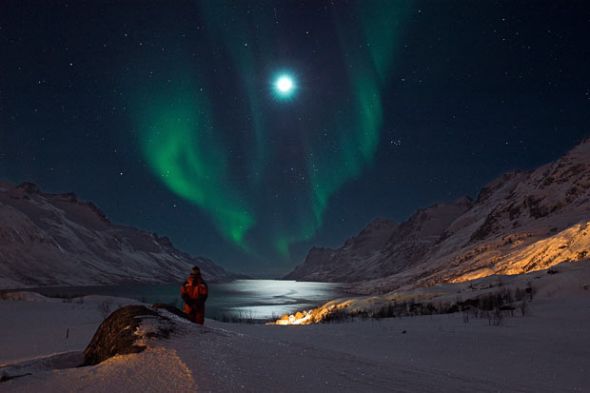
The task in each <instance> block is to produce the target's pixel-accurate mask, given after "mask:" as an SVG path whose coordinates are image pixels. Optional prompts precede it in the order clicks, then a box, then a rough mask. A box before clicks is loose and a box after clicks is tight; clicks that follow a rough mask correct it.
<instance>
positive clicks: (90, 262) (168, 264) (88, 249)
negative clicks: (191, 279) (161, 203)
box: [0, 182, 231, 288]
mask: <svg viewBox="0 0 590 393" xmlns="http://www.w3.org/2000/svg"><path fill="white" fill-rule="evenodd" d="M193 265H198V266H200V267H201V270H202V272H203V274H204V276H205V277H206V278H207V279H209V280H223V279H228V278H230V277H231V275H230V274H228V273H227V272H226V271H225V270H224V269H223V268H221V267H220V266H217V265H216V264H214V263H213V262H212V261H211V260H209V259H207V258H202V257H193V256H191V255H188V254H187V253H184V252H182V251H179V250H177V249H176V248H174V246H173V245H172V243H171V242H170V240H169V239H168V238H166V237H160V236H158V235H156V234H153V233H148V232H145V231H141V230H138V229H135V228H131V227H127V226H123V225H117V224H113V223H111V222H110V221H109V219H108V218H107V217H106V215H105V214H104V213H103V212H102V211H101V210H100V209H98V208H97V207H96V206H95V205H94V204H92V203H91V202H84V201H80V200H79V199H78V198H77V197H76V195H74V194H72V193H65V194H49V193H44V192H42V191H41V190H39V188H38V187H37V186H36V185H34V184H32V183H23V184H21V185H19V186H13V185H10V184H8V183H6V182H2V183H1V184H0V288H19V287H30V286H60V285H103V284H116V283H120V282H130V281H134V282H177V281H180V280H182V279H183V278H184V277H185V276H186V275H187V273H188V272H190V269H191V267H192V266H193Z"/></svg>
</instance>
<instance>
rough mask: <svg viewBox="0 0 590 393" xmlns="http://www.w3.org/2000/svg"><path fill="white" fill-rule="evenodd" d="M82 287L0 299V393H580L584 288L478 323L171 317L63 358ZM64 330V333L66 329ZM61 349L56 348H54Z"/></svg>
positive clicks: (79, 312)
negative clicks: (116, 348) (172, 326)
mask: <svg viewBox="0 0 590 393" xmlns="http://www.w3.org/2000/svg"><path fill="white" fill-rule="evenodd" d="M105 301H107V303H110V302H112V305H111V307H112V308H113V309H114V308H115V307H116V306H117V305H118V304H124V303H127V301H125V300H117V299H112V298H105V297H86V298H84V300H83V301H78V300H76V299H74V300H73V301H72V302H68V303H64V302H62V301H61V300H51V299H46V298H43V297H40V296H30V295H28V296H24V299H23V300H3V301H0V315H1V316H2V318H1V319H0V367H1V368H0V375H2V374H3V373H5V374H8V375H15V374H26V373H28V372H30V373H32V375H27V376H23V377H20V378H16V379H11V380H9V381H7V382H2V383H0V391H2V392H106V391H108V392H111V393H114V392H195V391H197V392H302V391H322V392H330V391H333V392H552V393H554V392H588V391H590V291H589V292H588V293H587V294H586V293H579V292H577V293H568V294H567V296H558V295H557V294H556V295H555V296H553V297H552V296H545V297H540V298H539V299H537V300H535V301H533V303H532V304H531V306H530V309H529V310H530V313H529V315H527V316H525V317H520V316H515V317H514V318H508V319H506V320H504V322H503V324H502V325H501V326H489V325H488V321H487V320H486V319H470V320H469V322H468V323H465V322H464V320H463V318H462V316H461V314H448V315H433V316H421V317H411V318H409V317H408V318H396V319H385V320H381V321H377V320H367V321H357V322H345V323H337V324H319V325H311V326H264V325H245V324H240V325H238V324H224V323H220V322H215V321H210V320H208V321H207V322H206V326H205V327H198V326H196V325H193V324H191V323H189V322H186V321H184V320H181V319H178V318H176V317H172V318H175V319H174V321H175V323H176V325H177V326H178V329H177V331H176V333H174V334H173V336H172V337H171V338H170V339H164V340H155V341H153V342H151V343H150V345H149V346H148V349H147V350H146V351H145V352H142V353H139V354H133V355H124V356H116V357H114V358H111V359H109V360H107V361H105V362H103V363H100V364H99V365H97V366H92V367H83V368H75V367H73V366H75V365H76V364H78V362H79V361H80V357H81V356H80V351H82V350H83V349H84V347H85V346H86V344H87V343H88V342H89V341H90V338H91V336H92V335H93V333H94V331H95V330H96V328H97V327H98V324H99V323H100V321H101V320H102V317H103V314H104V311H103V309H104V304H105ZM67 329H69V333H68V338H66V331H67ZM58 353H61V355H56V354H58Z"/></svg>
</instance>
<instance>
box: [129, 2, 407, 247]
mask: <svg viewBox="0 0 590 393" xmlns="http://www.w3.org/2000/svg"><path fill="white" fill-rule="evenodd" d="M356 5H357V11H358V12H351V10H350V9H349V10H347V11H346V12H344V11H343V12H340V13H338V12H337V13H336V20H337V21H338V23H336V26H335V28H334V29H335V30H334V36H335V37H338V43H339V45H340V48H339V49H340V52H341V57H342V68H343V69H342V73H341V77H339V79H338V82H339V83H341V84H345V85H346V86H348V91H349V95H348V96H347V97H344V98H343V99H339V100H335V101H333V102H328V103H326V104H324V103H323V102H322V105H315V107H314V108H313V109H311V110H310V111H308V112H307V113H306V112H305V111H303V110H302V109H301V106H297V101H299V100H305V99H310V98H306V97H308V96H309V94H313V90H314V86H313V85H312V84H311V83H309V82H308V81H309V80H310V79H311V78H309V77H306V75H305V73H303V72H302V71H301V72H300V71H299V70H298V69H297V68H296V66H291V65H289V67H293V70H296V71H297V74H299V75H300V77H298V81H297V82H293V80H291V79H288V80H287V79H284V80H281V82H280V84H279V82H275V83H277V85H276V86H272V83H264V81H265V80H267V81H272V80H273V79H272V73H273V72H277V71H280V69H281V68H282V67H284V65H285V61H284V60H283V59H282V57H281V56H280V54H279V52H280V51H279V46H280V45H279V43H277V42H273V41H272V40H271V39H270V38H269V36H270V34H268V31H270V30H271V29H272V26H271V25H268V26H267V24H269V23H270V21H272V20H273V19H272V17H270V15H267V16H268V17H267V18H265V17H263V16H261V15H257V16H254V15H253V16H252V19H251V20H247V19H246V20H244V18H242V19H240V20H239V22H236V23H235V24H232V25H231V26H229V25H228V24H226V23H223V21H225V20H238V18H236V17H235V15H234V14H236V13H237V11H236V8H239V7H240V5H239V4H237V3H232V5H231V6H230V5H229V2H220V1H215V2H213V1H211V2H209V1H206V2H203V5H202V7H201V11H202V13H203V15H205V19H206V23H207V27H208V32H209V35H208V37H209V40H210V43H211V45H212V46H214V47H216V48H221V49H222V50H223V53H222V56H223V58H224V59H227V61H230V62H231V67H232V69H235V70H236V71H237V75H238V79H237V80H235V81H232V82H233V83H236V90H237V91H236V93H235V94H236V95H237V96H238V98H239V100H238V101H237V104H235V108H237V110H236V112H235V113H236V114H235V116H240V119H242V124H243V129H244V137H243V138H242V139H239V140H238V141H237V142H236V141H233V142H232V140H231V138H230V137H228V133H229V132H230V131H229V130H228V126H227V124H225V123H224V119H223V117H224V110H226V111H229V109H226V108H219V107H216V106H214V104H218V101H216V100H213V99H211V98H210V97H209V91H210V90H211V88H210V89H202V88H200V86H203V85H206V86H213V87H215V81H216V80H217V79H216V78H219V76H218V75H213V76H212V75H211V73H209V74H208V73H207V64H206V62H203V64H200V67H198V69H197V70H194V71H191V70H190V68H189V67H185V68H184V69H182V71H181V74H185V75H187V77H186V78H184V79H183V82H182V83H177V84H173V85H172V86H166V88H165V89H164V88H162V87H161V86H159V85H155V86H151V87H147V88H145V87H142V93H141V94H140V95H141V96H142V97H143V99H142V100H141V101H140V102H138V103H137V105H136V107H137V108H138V110H137V112H138V116H137V119H138V121H137V122H138V128H139V130H140V132H139V141H140V145H141V151H142V152H143V155H144V157H145V159H146V161H147V162H148V163H149V166H150V168H151V169H152V171H153V173H154V174H155V175H156V176H157V178H159V179H160V180H161V181H162V182H163V183H164V184H165V185H166V186H167V187H168V188H169V189H170V190H171V191H172V192H174V193H175V194H177V195H179V196H180V197H182V198H184V199H186V200H188V201H190V202H192V203H194V204H195V205H197V206H199V208H201V209H203V210H204V211H206V212H207V215H208V216H209V217H210V218H211V221H212V223H213V225H214V226H215V228H216V229H217V231H218V232H219V233H220V234H221V235H222V236H223V237H224V238H225V239H227V240H228V241H229V242H230V243H231V244H234V245H235V246H237V247H239V248H240V249H241V250H243V251H245V252H248V253H254V254H258V253H259V251H260V249H261V247H259V246H260V245H261V244H269V243H271V244H273V248H274V249H275V251H276V253H277V254H278V255H281V256H283V257H287V256H288V255H289V249H290V246H291V245H293V244H295V243H298V242H302V241H306V240H310V239H312V238H313V236H314V235H315V234H316V233H317V231H318V229H319V228H320V227H321V226H322V223H323V219H324V213H325V210H326V208H327V207H328V204H329V202H330V198H331V197H332V196H333V195H334V194H335V193H336V192H338V190H339V189H340V188H341V187H342V186H343V185H344V184H345V183H346V182H348V181H350V180H352V179H355V178H357V177H358V176H359V175H361V173H362V172H363V170H364V168H366V167H367V166H368V165H370V164H371V162H372V160H373V158H374V155H375V153H376V151H377V148H378V146H379V141H380V128H381V126H382V122H383V109H382V103H381V91H382V89H383V86H384V84H385V83H387V78H386V75H389V74H390V73H391V71H392V68H393V65H394V64H393V58H394V54H395V44H396V42H397V41H398V35H399V34H400V31H401V28H402V22H403V20H404V16H405V14H406V12H407V9H406V8H404V7H399V6H393V5H391V4H390V2H387V1H371V2H364V1H359V2H357V4H356ZM353 14H354V15H355V17H358V18H360V22H361V23H360V24H358V23H353V21H352V20H351V18H352V17H353ZM356 15H358V16H356ZM255 24H256V25H257V26H258V28H257V29H253V28H252V26H253V25H255ZM273 68H274V71H270V72H269V70H272V69H273ZM198 70H205V71H202V72H198ZM336 77H337V76H335V78H336ZM211 80H213V82H211ZM274 81H276V79H274ZM289 83H291V85H289V86H287V85H288V84H289ZM294 83H297V84H296V85H295V84H294ZM300 83H301V85H300ZM269 85H270V86H269ZM273 87H278V88H279V90H281V91H280V92H281V93H284V95H285V96H287V95H290V93H292V90H294V89H295V88H297V90H299V87H301V89H302V90H303V91H302V92H301V93H304V92H309V91H312V93H307V96H306V95H305V94H299V93H300V92H299V91H298V92H297V93H298V94H296V97H294V98H290V99H291V100H293V101H294V102H293V104H294V105H293V107H294V108H293V109H285V108H277V106H281V105H282V106H283V107H284V106H287V107H288V106H290V104H291V103H289V104H288V105H283V104H281V103H280V102H274V103H273V100H272V96H273V93H272V89H273ZM269 97H270V99H269ZM317 100H318V104H319V103H320V101H319V98H318V99H317ZM275 101H276V100H275ZM310 105H311V104H310ZM232 108H234V107H232ZM281 111H282V112H281ZM277 119H279V120H277ZM290 127H292V128H290ZM283 130H284V132H283ZM232 131H233V130H232ZM272 138H281V139H279V140H280V141H286V142H281V143H279V144H277V142H274V144H273V143H271V139H272ZM273 140H274V139H273ZM286 145H288V146H294V147H293V148H291V149H290V150H288V152H289V154H292V155H293V156H295V157H298V158H296V159H293V160H291V161H289V160H287V159H284V160H281V159H280V158H282V156H284V154H283V153H282V151H281V152H278V151H277V150H276V149H273V146H279V148H281V149H284V148H285V146H286ZM293 151H295V153H293ZM235 157H238V158H235ZM289 157H290V156H289ZM290 173H297V183H289V184H287V185H285V184H283V183H282V182H281V178H283V177H285V176H286V175H285V174H290ZM269 212H272V215H273V216H272V217H273V218H272V220H270V219H269V218H268V217H266V216H267V215H268V214H270V213H269Z"/></svg>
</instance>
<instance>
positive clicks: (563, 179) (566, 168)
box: [287, 139, 590, 293]
mask: <svg viewBox="0 0 590 393" xmlns="http://www.w3.org/2000/svg"><path fill="white" fill-rule="evenodd" d="M589 222H590V139H588V140H586V141H584V142H582V143H581V144H580V145H578V146H576V147H575V148H574V149H573V150H571V151H570V152H569V153H567V154H566V155H565V156H564V157H562V158H561V159H559V160H557V161H555V162H553V163H550V164H546V165H543V166H541V167H540V168H538V169H536V170H534V171H531V172H511V173H507V174H505V175H503V176H501V177H499V178H497V179H496V180H494V181H492V182H490V183H489V184H488V185H487V186H486V187H484V188H483V189H482V190H481V192H480V193H479V195H478V197H477V199H476V200H475V201H471V200H470V199H468V198H462V199H460V200H458V201H455V202H453V203H450V204H440V205H435V206H433V207H431V208H428V209H424V210H420V211H418V212H417V213H415V214H414V215H413V216H411V217H410V218H409V219H408V220H407V221H405V222H403V223H402V224H400V225H399V227H396V228H392V229H391V237H390V238H389V239H388V241H387V242H386V243H384V244H383V245H382V246H379V243H378V244H376V247H375V248H374V249H373V250H371V251H367V250H364V253H363V254H362V255H361V256H358V257H357V256H356V255H355V253H354V252H351V250H350V249H349V248H347V245H346V244H345V245H344V246H343V247H342V248H340V249H338V250H330V252H325V251H324V252H322V253H319V252H317V251H316V250H317V249H313V250H312V251H311V252H310V254H309V255H308V257H307V258H306V260H305V262H304V263H303V264H302V265H301V266H299V267H297V268H296V269H295V270H294V271H293V272H292V273H290V274H289V275H288V276H287V277H288V278H289V279H296V280H310V281H316V280H325V281H346V282H357V284H355V286H354V287H353V289H352V290H354V291H357V292H359V293H375V292H388V291H391V290H395V289H398V288H412V287H419V286H432V285H436V284H438V283H445V282H461V281H466V280H472V279H475V278H480V277H485V276H489V275H492V274H521V273H526V272H529V271H535V270H540V269H546V268H548V267H551V266H553V265H556V264H559V263H562V262H567V261H577V260H582V259H584V258H585V257H586V256H587V255H588V254H590V229H588V228H589V227H588V224H589ZM347 244H348V242H347ZM351 255H355V257H354V258H353V257H351ZM343 268H344V272H346V273H347V275H346V277H343V274H342V272H343Z"/></svg>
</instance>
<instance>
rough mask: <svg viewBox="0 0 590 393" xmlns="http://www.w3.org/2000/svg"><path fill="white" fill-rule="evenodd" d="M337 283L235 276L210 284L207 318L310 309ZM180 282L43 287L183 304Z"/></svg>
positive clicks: (59, 292) (60, 292)
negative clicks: (234, 277) (234, 279)
mask: <svg viewBox="0 0 590 393" xmlns="http://www.w3.org/2000/svg"><path fill="white" fill-rule="evenodd" d="M338 287H339V285H338V284H333V283H320V282H298V281H279V280H236V281H232V282H228V283H221V284H209V299H208V300H207V307H206V314H207V318H217V319H219V318H221V317H222V316H226V317H237V318H252V319H270V318H274V317H278V316H280V315H283V314H286V313H292V312H294V311H296V310H303V309H309V308H311V307H314V306H317V305H319V304H321V303H323V302H324V301H327V300H331V299H333V298H335V297H338V295H339V293H338ZM179 289H180V283H179V284H165V285H164V284H160V285H137V284H134V285H125V286H109V287H67V288H42V289H36V290H35V291H37V292H40V293H42V294H44V295H47V296H82V295H91V294H92V295H110V296H118V297H127V298H131V299H136V300H139V301H142V302H146V303H169V304H175V305H176V306H178V307H181V306H182V303H181V299H180V294H179Z"/></svg>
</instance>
